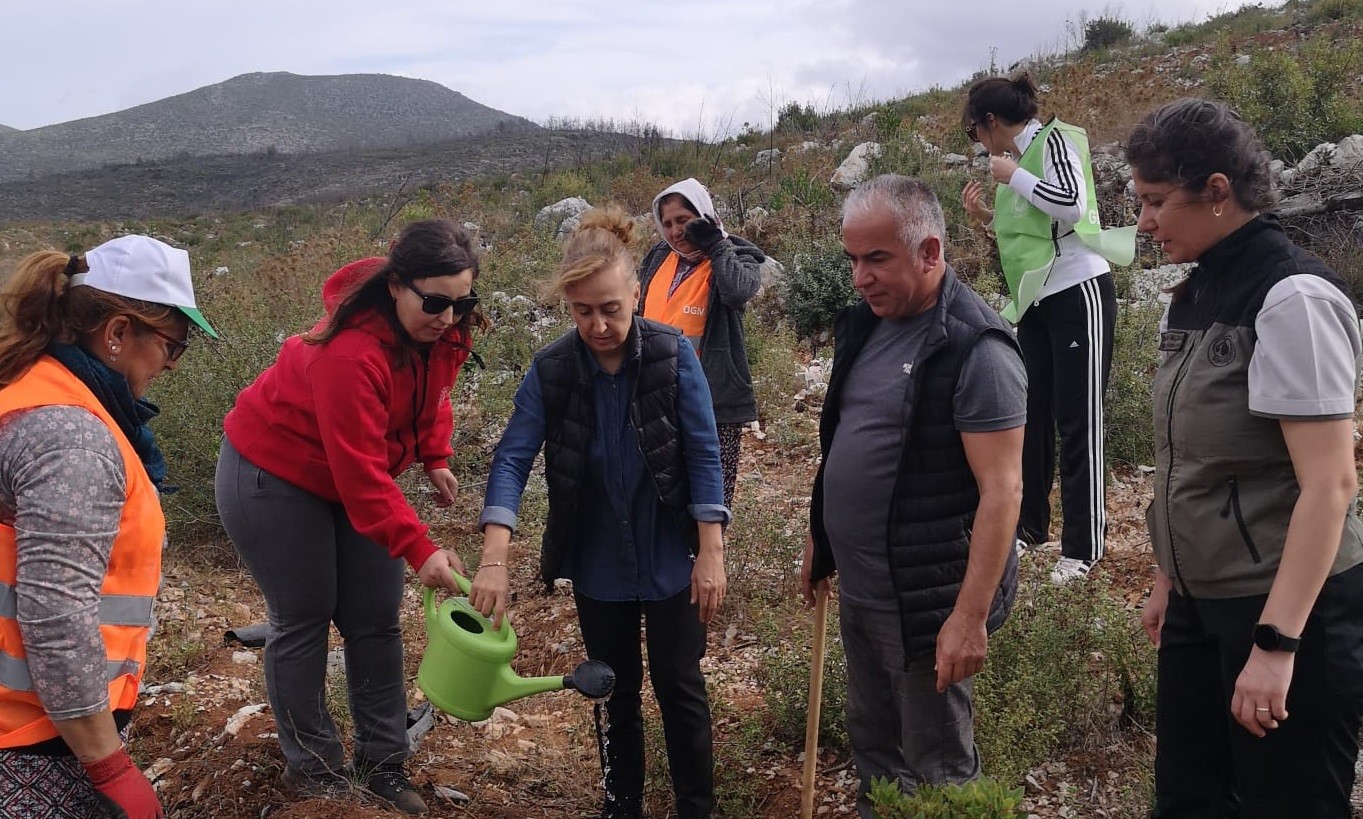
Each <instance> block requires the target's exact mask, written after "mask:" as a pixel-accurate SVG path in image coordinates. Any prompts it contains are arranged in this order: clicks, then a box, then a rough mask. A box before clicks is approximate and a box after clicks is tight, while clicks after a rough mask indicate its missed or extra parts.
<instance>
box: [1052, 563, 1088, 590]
mask: <svg viewBox="0 0 1363 819" xmlns="http://www.w3.org/2000/svg"><path fill="white" fill-rule="evenodd" d="M1092 568H1093V561H1092V560H1080V559H1079V558H1077V557H1062V558H1060V559H1059V560H1057V561H1056V562H1055V568H1054V569H1051V583H1052V585H1056V586H1064V585H1066V584H1068V583H1072V582H1074V581H1076V580H1083V579H1084V578H1085V577H1088V574H1089V570H1090V569H1092Z"/></svg>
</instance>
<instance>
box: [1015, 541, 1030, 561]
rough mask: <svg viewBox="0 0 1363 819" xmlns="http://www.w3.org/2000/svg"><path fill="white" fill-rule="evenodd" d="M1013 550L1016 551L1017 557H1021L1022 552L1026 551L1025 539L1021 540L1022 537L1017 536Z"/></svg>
mask: <svg viewBox="0 0 1363 819" xmlns="http://www.w3.org/2000/svg"><path fill="white" fill-rule="evenodd" d="M1013 551H1014V552H1017V556H1018V557H1022V555H1023V553H1024V552H1026V551H1027V541H1025V540H1023V539H1022V538H1017V539H1016V540H1014V541H1013Z"/></svg>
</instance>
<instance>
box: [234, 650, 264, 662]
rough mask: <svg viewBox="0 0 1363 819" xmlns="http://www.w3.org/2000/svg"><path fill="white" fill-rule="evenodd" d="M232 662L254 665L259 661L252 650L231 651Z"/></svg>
mask: <svg viewBox="0 0 1363 819" xmlns="http://www.w3.org/2000/svg"><path fill="white" fill-rule="evenodd" d="M232 662H234V663H236V664H237V665H255V664H256V663H258V662H260V658H259V657H257V656H256V653H255V652H254V651H233V652H232Z"/></svg>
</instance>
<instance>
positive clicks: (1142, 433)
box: [1103, 303, 1161, 464]
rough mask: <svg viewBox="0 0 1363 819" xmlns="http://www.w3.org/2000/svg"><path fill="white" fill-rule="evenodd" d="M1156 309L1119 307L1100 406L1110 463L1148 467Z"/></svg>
mask: <svg viewBox="0 0 1363 819" xmlns="http://www.w3.org/2000/svg"><path fill="white" fill-rule="evenodd" d="M1160 313H1161V311H1160V309H1159V307H1158V305H1154V304H1136V305H1132V304H1129V303H1120V304H1119V306H1118V309H1117V326H1116V330H1115V332H1114V333H1113V343H1112V374H1111V378H1110V379H1109V381H1108V388H1107V401H1106V403H1105V404H1104V407H1103V411H1104V414H1105V418H1104V425H1103V426H1104V435H1105V436H1106V438H1107V441H1106V443H1107V447H1106V449H1107V457H1108V460H1109V462H1112V461H1121V462H1124V463H1129V464H1151V463H1154V457H1155V428H1154V414H1153V410H1154V408H1153V406H1152V405H1151V400H1152V399H1151V392H1150V389H1151V384H1152V381H1153V379H1154V375H1155V365H1156V364H1157V363H1158V356H1159V319H1160Z"/></svg>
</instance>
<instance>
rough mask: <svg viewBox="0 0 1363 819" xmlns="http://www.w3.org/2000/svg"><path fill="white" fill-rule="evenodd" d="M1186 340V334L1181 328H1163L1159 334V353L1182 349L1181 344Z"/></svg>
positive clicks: (1174, 351)
mask: <svg viewBox="0 0 1363 819" xmlns="http://www.w3.org/2000/svg"><path fill="white" fill-rule="evenodd" d="M1187 341H1188V334H1187V333H1185V332H1183V331H1182V330H1165V331H1164V332H1163V333H1160V334H1159V351H1160V352H1161V353H1176V352H1178V351H1179V350H1182V349H1183V345H1184V344H1185V343H1187Z"/></svg>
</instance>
